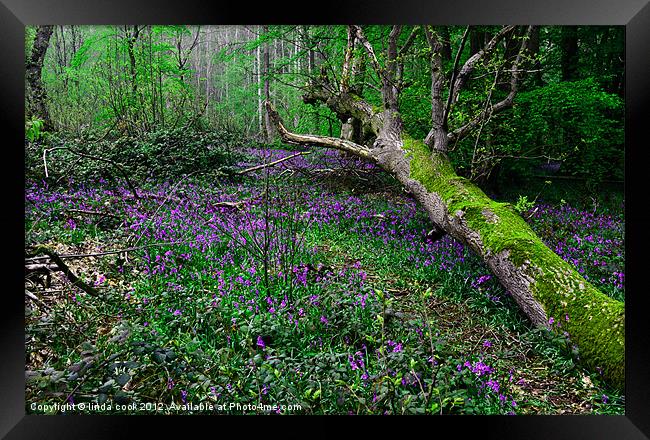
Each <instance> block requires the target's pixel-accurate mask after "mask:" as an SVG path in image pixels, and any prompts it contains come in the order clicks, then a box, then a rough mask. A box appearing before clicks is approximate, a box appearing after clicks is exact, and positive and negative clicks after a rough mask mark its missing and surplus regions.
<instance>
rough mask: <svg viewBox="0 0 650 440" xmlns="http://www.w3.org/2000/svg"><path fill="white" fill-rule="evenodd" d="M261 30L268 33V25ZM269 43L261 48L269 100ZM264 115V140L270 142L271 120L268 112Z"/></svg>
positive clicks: (271, 134) (266, 92) (265, 91)
mask: <svg viewBox="0 0 650 440" xmlns="http://www.w3.org/2000/svg"><path fill="white" fill-rule="evenodd" d="M262 32H263V33H264V35H267V34H268V33H269V27H268V26H267V25H264V26H263V27H262ZM269 52H270V51H269V43H268V42H266V43H264V45H263V49H262V62H263V63H264V64H263V73H262V75H263V77H264V99H266V100H267V101H269V100H270V99H271V83H270V81H269V75H270V73H271V56H270V53H269ZM264 115H265V120H264V129H265V130H266V133H265V134H266V141H267V142H272V141H273V127H272V126H271V120H270V119H269V115H268V113H266V112H265V113H264Z"/></svg>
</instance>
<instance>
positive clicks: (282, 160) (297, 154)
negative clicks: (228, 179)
mask: <svg viewBox="0 0 650 440" xmlns="http://www.w3.org/2000/svg"><path fill="white" fill-rule="evenodd" d="M310 153H311V151H301V152H300V153H296V154H292V155H291V156H287V157H283V158H282V159H278V160H276V161H273V162H269V163H265V164H262V165H257V166H254V167H251V168H246V169H245V170H242V171H239V172H237V173H236V174H246V173H250V172H252V171H257V170H261V169H264V168H268V167H272V166H274V165H277V164H279V163H282V162H285V161H287V160H289V159H293V158H294V157H297V156H304V155H305V154H310Z"/></svg>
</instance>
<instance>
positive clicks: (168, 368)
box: [25, 150, 624, 414]
mask: <svg viewBox="0 0 650 440" xmlns="http://www.w3.org/2000/svg"><path fill="white" fill-rule="evenodd" d="M274 154H275V157H274V159H277V158H278V157H286V156H287V155H289V154H291V152H286V151H281V150H276V151H274ZM328 154H329V153H328ZM323 164H325V165H326V167H325V166H323ZM251 165H254V164H251ZM298 165H301V167H302V169H303V170H311V174H310V178H309V179H304V178H302V177H301V173H296V172H291V171H289V170H291V167H295V166H298ZM340 165H341V162H340V160H339V158H338V156H335V155H329V156H327V155H325V157H324V158H320V159H317V158H309V160H307V159H306V156H299V157H297V158H295V159H292V160H291V161H287V162H283V164H281V166H279V167H277V168H274V169H273V171H271V174H272V175H270V176H268V178H264V176H265V171H264V170H262V171H258V172H256V173H251V174H250V175H248V176H246V177H243V178H240V179H239V180H230V181H226V180H221V181H214V180H210V181H208V180H201V179H198V178H195V179H189V178H188V179H183V180H181V179H179V181H177V182H168V183H163V184H154V183H148V184H146V185H144V186H143V187H142V188H141V189H140V191H139V197H138V198H135V197H134V196H133V194H131V192H130V191H129V190H128V188H125V187H116V186H114V184H109V182H105V181H97V182H93V183H90V182H85V183H74V182H70V184H69V185H68V187H67V188H64V189H56V190H55V189H51V188H48V186H47V185H46V184H43V183H36V182H31V183H29V184H28V185H27V188H26V231H27V243H26V245H27V247H28V249H29V248H30V246H32V245H34V244H36V243H42V244H47V245H48V246H50V247H51V248H52V249H53V250H55V251H56V252H58V253H59V254H61V255H64V256H65V255H67V256H68V258H66V259H65V261H66V262H67V263H68V264H69V266H70V269H71V270H72V271H73V272H74V273H76V274H77V275H80V276H81V277H82V278H83V279H84V280H86V281H87V282H88V283H90V284H94V285H95V286H96V287H97V289H99V290H100V291H101V292H102V296H101V297H92V296H88V295H87V294H86V293H85V292H83V291H81V290H79V289H77V288H75V287H74V286H72V285H71V284H70V283H69V282H68V281H67V280H66V279H65V277H64V276H63V275H61V272H52V273H51V274H49V275H38V274H36V273H33V274H30V275H29V276H28V277H27V278H26V291H29V292H30V293H31V294H32V295H31V296H32V297H27V296H26V298H25V307H26V350H27V365H26V376H27V389H26V402H27V411H28V413H59V412H62V411H63V410H66V412H83V413H103V414H104V413H130V414H132V413H158V414H161V413H162V414H165V413H213V412H219V413H235V414H241V413H286V414H288V413H292V414H295V413H299V414H348V413H351V414H369V413H370V414H420V413H426V414H583V413H584V414H603V413H606V414H622V413H623V411H624V396H622V395H620V394H617V393H615V392H614V391H612V390H610V389H608V388H607V387H606V385H605V384H604V383H603V382H602V381H601V380H600V378H599V377H598V373H594V374H590V373H588V372H586V371H584V370H583V369H582V368H581V367H580V365H579V363H577V362H576V361H577V358H578V357H579V353H578V352H577V350H576V348H575V347H573V346H572V344H571V343H570V341H567V340H566V339H565V338H564V337H559V336H557V334H558V333H551V332H549V331H546V330H542V329H536V328H533V327H532V326H531V325H530V324H529V323H528V322H527V320H526V318H525V317H524V316H523V315H522V314H521V313H520V312H519V310H518V308H517V306H516V305H515V304H514V302H513V300H512V299H511V298H510V296H509V295H508V293H507V292H505V291H504V290H503V288H502V287H501V286H500V285H499V284H497V283H496V282H495V280H494V279H492V277H491V276H490V275H489V271H488V270H487V268H486V267H485V266H484V265H483V264H482V263H481V262H480V261H479V260H478V259H477V258H475V257H474V256H473V255H471V254H470V253H469V252H468V251H467V250H466V249H465V248H464V247H463V246H462V245H461V244H460V243H458V242H456V241H454V240H453V239H451V238H449V237H443V238H441V239H439V240H434V238H433V236H432V234H430V233H429V232H430V227H429V223H428V220H427V219H426V216H425V215H424V214H423V213H422V212H420V211H419V210H418V209H417V207H416V204H415V202H414V201H413V200H412V199H410V198H409V197H407V196H404V195H400V194H395V193H394V192H393V193H390V192H386V191H381V190H373V191H366V192H364V193H362V192H361V191H360V190H359V188H360V187H356V188H355V189H354V190H352V191H344V190H337V191H334V190H333V189H332V187H331V186H328V185H320V184H316V183H310V182H313V181H314V180H313V173H316V172H318V173H322V171H320V170H323V169H326V170H329V172H330V173H334V172H337V171H336V170H337V169H339V171H340V169H341V168H342V167H341V166H340ZM310 167H311V168H310ZM343 168H344V167H343ZM371 168H372V167H368V168H364V169H363V170H364V171H365V172H371V171H372V169H371ZM306 172H307V171H305V173H306ZM305 173H302V174H305ZM356 178H357V179H359V180H358V181H359V183H360V184H363V182H364V180H362V178H367V175H366V174H364V175H357V176H356ZM527 215H529V216H530V219H529V221H530V223H531V224H532V226H533V228H534V229H535V230H536V232H537V233H539V234H540V236H541V237H542V238H543V239H544V240H545V242H546V243H547V244H549V246H551V247H552V248H553V249H555V250H556V252H558V253H559V254H560V255H561V256H562V257H563V258H565V259H566V260H567V261H570V262H571V263H572V264H574V265H575V266H576V267H577V268H578V270H579V271H580V272H581V273H583V274H584V276H585V277H586V278H588V279H589V280H590V281H592V282H593V283H594V284H595V285H596V286H598V287H599V288H600V289H601V290H602V291H604V292H605V293H607V294H608V295H611V296H612V297H614V298H617V299H620V300H623V299H624V294H623V292H624V275H623V262H624V243H623V218H622V214H620V215H609V214H607V215H606V214H598V213H586V212H580V211H577V210H575V209H572V208H571V207H570V206H568V205H566V204H565V205H560V206H550V205H538V206H536V207H534V208H533V209H531V211H530V212H528V213H527ZM116 249H132V250H130V251H129V252H122V253H109V254H105V253H106V252H107V251H111V250H116ZM88 254H94V255H95V256H91V257H88V256H86V257H80V258H73V257H69V256H70V255H88ZM98 254H99V255H98ZM101 254H103V255H101ZM35 262H38V261H36V260H32V261H30V263H35ZM34 298H36V299H34ZM561 320H562V319H561V318H559V319H558V322H557V323H556V325H558V326H561ZM66 403H68V404H72V403H74V404H75V406H74V407H72V406H68V407H64V406H62V405H64V404H66ZM80 404H83V405H85V406H84V407H81V406H79V405H80Z"/></svg>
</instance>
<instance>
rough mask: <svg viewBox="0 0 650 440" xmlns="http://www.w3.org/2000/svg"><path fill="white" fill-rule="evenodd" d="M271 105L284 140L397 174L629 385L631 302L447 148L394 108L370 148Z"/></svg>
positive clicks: (594, 361) (504, 278) (516, 293)
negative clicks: (288, 123) (583, 271)
mask: <svg viewBox="0 0 650 440" xmlns="http://www.w3.org/2000/svg"><path fill="white" fill-rule="evenodd" d="M267 111H268V112H269V114H270V116H271V119H272V120H273V121H274V123H275V125H276V128H277V130H278V133H279V134H280V136H281V137H282V139H283V140H284V141H285V142H287V143H292V144H302V145H304V144H311V145H316V146H323V147H328V148H335V149H339V150H344V151H348V152H350V153H353V154H356V155H358V156H360V157H363V158H365V159H368V160H370V161H372V162H374V163H376V164H377V165H379V166H380V167H381V168H382V169H384V170H385V171H387V172H389V173H390V174H392V175H393V176H394V177H395V178H397V180H399V181H400V182H401V183H402V184H403V185H404V187H405V188H406V189H407V190H408V191H409V192H410V193H411V194H413V196H414V197H415V198H416V199H417V201H418V202H419V203H420V205H421V206H422V207H423V208H424V209H425V210H426V212H427V214H428V216H429V218H430V219H431V221H432V222H433V223H434V225H435V226H436V227H437V228H439V229H441V230H443V231H444V232H446V233H448V234H449V235H451V236H452V237H454V238H456V239H457V240H459V241H461V242H463V243H465V244H466V245H467V246H469V247H470V248H471V249H472V250H473V251H474V252H475V253H476V254H477V255H478V256H479V257H480V258H482V259H483V261H484V262H485V263H486V264H487V266H488V267H489V268H490V270H491V271H492V272H493V273H494V275H495V276H496V277H497V278H498V280H499V281H500V282H501V284H502V285H503V286H504V287H505V288H506V289H507V290H508V292H510V294H511V295H512V297H513V298H514V300H515V301H516V302H517V304H518V305H519V307H520V308H521V310H522V311H523V312H524V313H525V314H526V316H527V317H528V318H529V319H530V320H531V322H532V323H534V324H536V325H540V326H544V327H547V328H551V329H553V330H556V331H560V332H565V331H566V332H568V334H569V337H570V340H571V343H572V344H575V345H576V346H577V347H579V356H580V358H581V360H582V362H583V363H584V364H585V365H586V366H587V367H589V368H591V369H592V370H594V371H602V373H603V376H604V377H605V378H606V379H607V380H608V381H609V382H610V383H612V384H613V385H614V386H616V387H618V388H620V389H622V388H623V386H624V371H625V364H624V353H625V307H624V304H623V303H621V302H619V301H616V300H614V299H612V298H609V297H608V296H606V295H604V294H603V293H601V292H600V291H598V289H596V288H595V287H593V286H592V285H591V284H590V283H588V282H587V281H586V280H585V279H584V278H583V277H582V276H581V275H580V274H579V273H578V272H577V271H576V270H575V269H574V268H573V267H572V266H571V265H570V264H569V263H567V262H565V261H564V260H562V259H561V258H560V257H559V256H558V255H557V254H555V253H554V252H553V251H551V250H550V249H549V248H548V247H547V246H546V245H545V244H544V243H543V242H542V241H541V240H540V239H539V237H537V235H536V234H535V233H534V232H533V231H532V229H531V228H530V226H529V225H528V224H527V223H526V222H525V221H524V220H523V219H522V218H521V217H520V216H519V215H518V214H517V213H516V211H515V210H514V209H513V207H512V206H511V205H509V204H507V203H498V202H495V201H493V200H491V199H490V198H489V197H487V196H486V195H485V193H483V191H481V190H480V189H479V188H478V187H477V186H476V185H474V184H473V183H471V182H470V181H469V180H467V179H465V178H463V177H460V176H458V175H457V174H456V173H455V171H454V169H453V167H452V166H451V164H450V162H449V160H448V158H447V156H446V154H445V153H441V152H436V151H432V149H430V148H429V147H428V146H427V145H426V144H425V143H424V142H423V141H419V140H414V139H410V138H408V137H404V134H403V133H402V132H401V124H400V123H399V119H398V118H397V119H393V118H392V116H391V114H390V113H389V112H387V113H386V114H385V115H384V121H385V123H384V126H383V127H382V130H381V132H380V135H379V136H378V137H377V139H376V140H375V142H374V145H373V146H372V148H369V147H365V146H362V145H358V144H354V143H353V142H350V141H342V140H341V139H336V142H332V140H333V139H332V138H329V137H325V136H314V135H300V134H295V133H290V132H288V131H287V130H286V129H285V127H284V125H283V124H282V121H281V119H280V117H279V115H278V114H277V112H276V111H275V109H274V108H273V106H272V105H271V104H270V103H268V102H267ZM348 147H349V148H348ZM551 318H553V319H551ZM553 321H555V322H557V323H561V328H558V327H557V325H555V326H553V325H551V323H552V322H553Z"/></svg>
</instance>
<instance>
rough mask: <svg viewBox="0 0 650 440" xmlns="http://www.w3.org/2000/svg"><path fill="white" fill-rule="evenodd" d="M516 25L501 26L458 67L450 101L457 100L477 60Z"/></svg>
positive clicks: (489, 52)
mask: <svg viewBox="0 0 650 440" xmlns="http://www.w3.org/2000/svg"><path fill="white" fill-rule="evenodd" d="M515 27H516V26H505V27H503V28H502V29H501V30H500V31H499V32H497V34H496V35H495V36H494V37H492V39H491V40H490V41H488V43H487V44H486V45H485V47H484V48H483V49H481V50H479V51H478V52H477V53H475V54H474V55H472V56H471V57H470V58H469V59H468V60H467V61H465V64H463V67H462V68H461V69H460V72H458V77H457V78H456V81H455V83H454V94H453V99H452V102H456V100H458V93H460V91H461V89H462V88H463V86H464V85H465V82H467V79H468V78H469V75H470V74H471V73H472V72H473V71H474V68H475V67H476V65H477V64H478V62H479V61H481V60H482V59H483V58H484V57H485V56H486V55H489V54H491V53H492V51H494V49H495V48H496V46H497V44H498V43H499V42H500V41H501V40H502V39H503V38H504V37H505V36H506V35H507V34H508V33H510V32H512V31H513V30H514V29H515Z"/></svg>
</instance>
